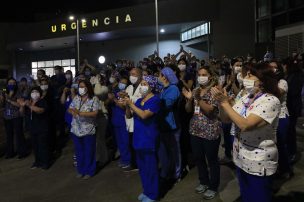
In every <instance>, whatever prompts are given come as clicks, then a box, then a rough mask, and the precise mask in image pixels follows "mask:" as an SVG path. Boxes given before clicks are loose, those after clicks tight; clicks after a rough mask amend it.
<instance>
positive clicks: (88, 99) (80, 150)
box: [68, 80, 99, 179]
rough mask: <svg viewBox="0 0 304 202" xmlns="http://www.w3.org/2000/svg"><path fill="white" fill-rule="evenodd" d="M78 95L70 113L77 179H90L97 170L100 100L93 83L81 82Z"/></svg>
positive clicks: (70, 108)
mask: <svg viewBox="0 0 304 202" xmlns="http://www.w3.org/2000/svg"><path fill="white" fill-rule="evenodd" d="M78 93H79V95H77V96H76V97H75V98H74V99H73V101H72V103H71V105H70V107H69V109H68V111H69V113H71V114H72V116H73V120H72V128H71V133H72V139H73V141H74V146H75V154H76V160H77V171H78V175H77V176H76V177H77V178H83V179H89V178H90V177H92V176H93V175H94V174H95V169H96V158H95V153H96V137H95V132H96V128H95V127H96V123H95V121H96V117H97V114H98V110H99V100H98V98H97V97H95V96H94V91H93V87H92V85H91V83H90V82H89V81H87V80H85V81H80V82H79V88H78Z"/></svg>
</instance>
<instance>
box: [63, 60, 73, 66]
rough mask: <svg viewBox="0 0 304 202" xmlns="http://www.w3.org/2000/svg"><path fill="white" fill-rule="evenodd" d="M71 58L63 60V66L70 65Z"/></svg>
mask: <svg viewBox="0 0 304 202" xmlns="http://www.w3.org/2000/svg"><path fill="white" fill-rule="evenodd" d="M70 65H71V60H62V66H70Z"/></svg>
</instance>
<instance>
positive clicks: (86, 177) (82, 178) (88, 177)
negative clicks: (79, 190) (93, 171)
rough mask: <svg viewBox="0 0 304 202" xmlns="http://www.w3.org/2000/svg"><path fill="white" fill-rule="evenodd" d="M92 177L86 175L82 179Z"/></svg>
mask: <svg viewBox="0 0 304 202" xmlns="http://www.w3.org/2000/svg"><path fill="white" fill-rule="evenodd" d="M90 178H91V176H90V175H85V176H84V177H83V178H82V179H84V180H88V179H90Z"/></svg>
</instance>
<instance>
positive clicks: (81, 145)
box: [72, 134, 96, 176]
mask: <svg viewBox="0 0 304 202" xmlns="http://www.w3.org/2000/svg"><path fill="white" fill-rule="evenodd" d="M72 139H73V141H74V147H75V155H76V161H77V171H78V173H79V174H81V175H90V176H93V175H94V174H95V170H96V157H95V153H96V137H95V135H86V136H83V137H77V136H76V135H74V134H72Z"/></svg>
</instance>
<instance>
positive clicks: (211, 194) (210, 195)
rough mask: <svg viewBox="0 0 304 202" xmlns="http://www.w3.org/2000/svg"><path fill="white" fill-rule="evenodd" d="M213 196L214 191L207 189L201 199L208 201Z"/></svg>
mask: <svg viewBox="0 0 304 202" xmlns="http://www.w3.org/2000/svg"><path fill="white" fill-rule="evenodd" d="M215 195H216V191H212V190H210V189H208V190H207V191H206V192H205V193H204V195H203V198H204V199H205V200H210V199H213V198H214V197H215Z"/></svg>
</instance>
